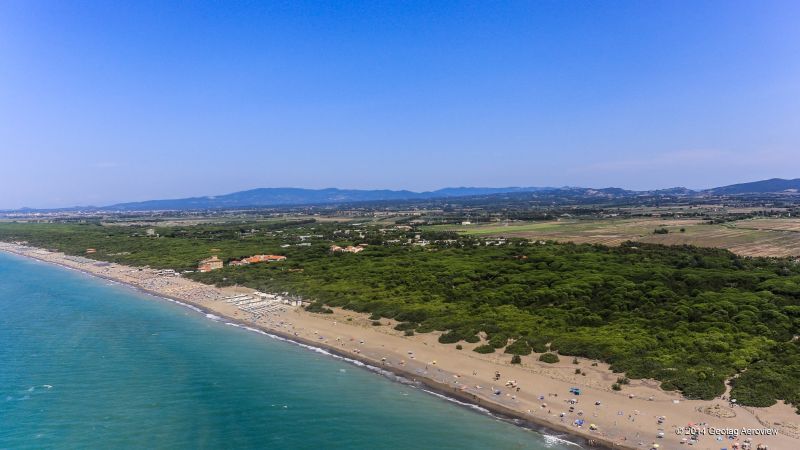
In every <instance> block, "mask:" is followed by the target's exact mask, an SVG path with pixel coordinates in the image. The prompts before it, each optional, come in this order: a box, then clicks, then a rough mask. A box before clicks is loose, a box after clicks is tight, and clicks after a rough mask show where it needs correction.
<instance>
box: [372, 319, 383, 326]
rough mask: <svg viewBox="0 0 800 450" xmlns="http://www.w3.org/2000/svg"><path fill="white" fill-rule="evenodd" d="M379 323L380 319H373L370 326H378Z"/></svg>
mask: <svg viewBox="0 0 800 450" xmlns="http://www.w3.org/2000/svg"><path fill="white" fill-rule="evenodd" d="M380 324H381V321H380V320H373V321H372V326H373V327H377V326H380Z"/></svg>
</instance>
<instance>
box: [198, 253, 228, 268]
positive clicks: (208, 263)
mask: <svg viewBox="0 0 800 450" xmlns="http://www.w3.org/2000/svg"><path fill="white" fill-rule="evenodd" d="M217 269H222V260H221V259H219V258H218V257H217V255H214V256H212V257H211V258H206V259H204V260H202V261H200V264H199V265H198V266H197V271H198V272H211V271H212V270H217Z"/></svg>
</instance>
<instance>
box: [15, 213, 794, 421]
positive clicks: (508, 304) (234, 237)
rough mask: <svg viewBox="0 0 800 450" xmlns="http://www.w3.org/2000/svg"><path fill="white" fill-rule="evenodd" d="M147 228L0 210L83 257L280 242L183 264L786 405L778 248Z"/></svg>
mask: <svg viewBox="0 0 800 450" xmlns="http://www.w3.org/2000/svg"><path fill="white" fill-rule="evenodd" d="M155 231H156V232H157V235H158V237H156V236H148V235H147V234H146V232H145V228H143V227H136V226H128V227H121V226H100V225H98V224H15V223H5V224H0V240H2V241H20V240H21V241H27V242H29V243H30V244H31V245H36V246H42V247H46V248H52V249H57V250H61V251H65V252H67V253H70V254H76V255H78V254H80V255H84V253H85V250H86V248H89V247H91V248H95V249H97V253H95V254H92V255H87V256H90V257H92V258H97V259H102V260H108V261H116V262H120V263H127V264H137V265H150V266H151V267H158V268H174V269H179V270H186V269H192V268H193V267H194V266H195V265H196V264H197V261H198V260H200V259H202V258H205V257H207V256H209V255H211V254H218V255H219V256H220V257H221V258H223V259H225V260H230V259H234V258H239V257H242V256H247V255H251V254H256V253H277V254H284V255H286V256H288V260H287V261H285V262H282V263H271V264H257V265H251V266H248V267H235V268H234V267H225V268H224V269H222V270H218V271H214V272H210V273H205V274H201V273H192V274H187V275H186V276H189V277H192V278H194V279H197V280H199V281H202V282H205V283H215V284H218V285H227V284H242V285H247V286H251V287H253V288H257V289H262V290H267V291H289V292H291V293H293V294H297V295H301V296H303V297H305V298H307V299H309V300H314V301H315V303H314V304H313V305H312V307H311V309H312V310H319V311H321V310H324V307H323V305H328V306H340V307H344V308H348V309H351V310H356V311H362V312H369V313H372V314H373V316H374V317H378V316H381V317H385V318H393V319H396V320H398V321H400V322H401V323H400V325H398V329H401V330H413V331H414V332H417V333H424V332H430V331H434V330H439V331H443V332H444V333H443V334H442V336H441V337H440V341H441V342H443V343H450V344H452V345H453V346H455V345H457V344H458V345H462V346H464V347H465V348H473V349H474V348H480V349H481V350H480V351H482V352H483V351H492V350H493V349H496V351H504V352H506V353H512V354H519V355H529V354H535V355H536V356H537V357H538V356H540V355H539V354H541V353H545V352H547V351H548V350H549V351H551V352H557V353H558V354H560V355H570V356H572V355H574V356H582V357H587V358H592V359H597V360H602V361H606V362H609V363H610V364H611V366H612V369H613V370H615V371H619V372H625V374H626V376H628V377H630V378H648V377H652V378H656V379H658V380H661V381H662V387H663V388H664V389H668V390H672V389H678V390H680V391H682V392H683V394H684V395H686V396H687V397H690V398H704V399H709V398H713V397H715V396H719V395H721V394H722V393H723V392H724V390H725V382H726V380H731V384H732V387H733V390H732V392H731V397H733V398H736V399H737V400H738V401H739V403H741V404H745V405H752V406H768V405H771V404H773V403H774V402H775V401H776V400H786V401H788V402H790V403H792V404H793V405H795V407H800V343H798V341H797V339H796V337H797V335H798V334H800V267H799V266H798V264H796V263H795V262H792V261H790V260H782V259H769V260H768V259H752V258H742V257H738V256H735V255H734V254H732V253H730V252H728V251H725V250H716V249H700V248H694V247H664V246H657V245H646V244H639V243H637V244H633V243H628V244H625V245H622V246H620V247H613V248H610V247H603V246H596V245H574V244H555V243H545V244H541V243H531V242H527V241H523V240H509V241H505V242H502V243H498V242H497V240H496V239H495V240H489V241H486V240H482V239H476V238H472V237H465V236H455V235H452V234H449V233H436V234H431V233H425V232H418V231H415V230H413V229H412V230H407V229H406V230H400V229H397V228H395V227H393V226H388V225H384V227H383V228H381V227H379V226H370V225H356V224H332V223H328V224H321V223H291V222H258V223H247V224H230V225H200V226H186V227H158V228H156V229H155ZM418 235H419V236H418ZM332 243H336V244H339V245H344V244H361V243H365V244H369V246H368V247H367V249H366V250H365V251H363V252H361V253H358V254H343V253H331V252H330V250H329V246H330V245H331V244H332ZM421 243H425V244H427V245H424V246H423V245H419V244H421ZM287 244H288V245H290V246H289V247H282V246H285V245H287ZM299 244H303V245H299ZM415 244H417V245H415ZM483 334H485V336H486V337H487V338H488V341H482V340H481V336H483ZM487 346H488V347H490V348H488V349H487Z"/></svg>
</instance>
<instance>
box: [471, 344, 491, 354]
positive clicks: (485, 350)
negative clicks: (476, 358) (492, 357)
mask: <svg viewBox="0 0 800 450" xmlns="http://www.w3.org/2000/svg"><path fill="white" fill-rule="evenodd" d="M472 351H473V352H476V353H494V347H492V346H491V345H488V344H483V345H479V346H477V347H475V348H473V349H472Z"/></svg>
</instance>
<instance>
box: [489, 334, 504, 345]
mask: <svg viewBox="0 0 800 450" xmlns="http://www.w3.org/2000/svg"><path fill="white" fill-rule="evenodd" d="M489 345H491V346H492V347H494V348H503V347H505V346H506V345H508V336H506V335H504V334H496V335H494V336H492V337H491V339H489Z"/></svg>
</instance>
